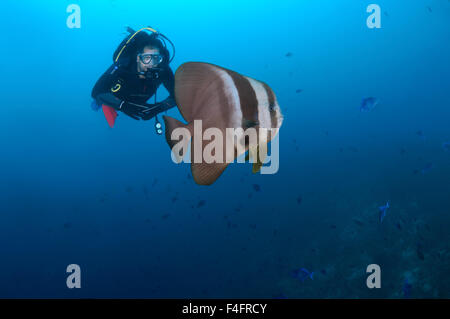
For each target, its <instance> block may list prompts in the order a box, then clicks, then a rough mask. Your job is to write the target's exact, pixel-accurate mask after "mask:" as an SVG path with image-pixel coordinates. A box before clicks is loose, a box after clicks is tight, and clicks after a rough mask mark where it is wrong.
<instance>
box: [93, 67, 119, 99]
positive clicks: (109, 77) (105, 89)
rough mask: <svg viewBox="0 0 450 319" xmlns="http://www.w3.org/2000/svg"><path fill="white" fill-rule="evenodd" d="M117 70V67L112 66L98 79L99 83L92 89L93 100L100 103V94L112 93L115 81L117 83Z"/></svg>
mask: <svg viewBox="0 0 450 319" xmlns="http://www.w3.org/2000/svg"><path fill="white" fill-rule="evenodd" d="M117 78H118V76H117V69H116V67H115V65H114V64H113V65H111V66H110V67H109V68H108V70H106V72H105V73H103V75H102V76H101V77H100V78H99V79H98V81H97V83H95V85H94V88H93V89H92V93H91V96H92V98H93V99H95V100H97V102H101V101H98V96H99V95H100V94H105V93H109V94H111V95H113V94H112V93H111V86H112V85H113V83H114V82H115V81H117Z"/></svg>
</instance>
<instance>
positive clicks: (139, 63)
mask: <svg viewBox="0 0 450 319" xmlns="http://www.w3.org/2000/svg"><path fill="white" fill-rule="evenodd" d="M141 54H155V55H160V54H161V53H160V52H159V49H158V48H156V49H155V48H152V47H145V48H144V50H143V51H142V53H141ZM136 62H137V71H138V72H146V71H147V70H148V69H151V68H154V67H157V66H158V64H154V61H153V60H151V61H150V63H148V64H145V63H143V61H142V60H141V58H140V56H139V55H138V56H137V57H136Z"/></svg>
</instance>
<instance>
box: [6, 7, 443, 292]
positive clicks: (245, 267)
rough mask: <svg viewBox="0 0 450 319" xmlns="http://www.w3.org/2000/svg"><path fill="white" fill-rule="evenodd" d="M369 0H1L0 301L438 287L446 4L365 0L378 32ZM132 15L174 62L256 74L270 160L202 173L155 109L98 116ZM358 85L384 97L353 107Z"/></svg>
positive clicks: (362, 93)
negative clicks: (74, 22)
mask: <svg viewBox="0 0 450 319" xmlns="http://www.w3.org/2000/svg"><path fill="white" fill-rule="evenodd" d="M71 3H76V4H78V5H79V6H80V8H81V28H80V29H69V28H68V27H67V26H66V19H67V16H68V15H69V14H68V13H66V8H67V6H68V5H69V4H71ZM370 3H371V2H368V1H355V0H341V1H335V0H328V1H325V0H315V1H312V0H311V1H306V0H304V1H294V0H292V1H290V0H283V1H269V0H259V1H253V0H252V1H245V4H244V3H243V2H242V1H213V2H212V1H170V4H169V3H168V2H166V1H123V0H115V1H114V0H110V1H87V0H79V1H75V0H74V1H73V2H72V1H58V2H56V1H39V2H36V1H24V0H21V1H12V0H7V1H4V2H3V3H2V13H3V14H2V16H1V19H0V24H1V27H2V30H3V32H2V41H1V44H0V46H1V47H0V49H1V50H0V52H1V57H2V61H3V63H2V64H1V66H2V81H1V92H2V94H1V103H2V106H3V107H2V116H1V117H0V136H1V138H0V147H1V150H2V151H1V156H0V167H1V169H0V170H1V173H0V176H1V183H0V204H1V205H0V297H3V298H4V297H10V298H17V297H31V298H47V297H62V298H72V297H76V298H78V297H89V298H91V297H95V298H97V297H119V298H122V297H124V298H130V297H145V298H147V297H149V298H166V297H169V298H174V297H176V298H188V297H189V298H218V297H234V298H247V297H252V298H272V297H275V296H280V295H282V296H286V297H287V298H372V297H376V298H402V297H403V296H404V294H403V292H402V285H403V283H404V282H405V279H407V280H408V282H409V283H410V284H411V292H410V297H411V298H424V297H426V298H449V297H450V273H449V269H450V232H449V231H448V229H449V226H450V215H449V212H450V197H449V193H450V192H449V191H450V187H449V179H450V152H446V151H445V149H444V148H443V147H442V143H444V142H446V141H450V125H449V123H450V97H449V92H450V81H449V78H450V59H449V56H450V45H449V43H450V42H449V38H450V2H448V1H447V0H423V1H406V0H403V1H395V3H394V1H387V0H384V1H381V0H377V1H376V3H377V4H379V5H380V7H381V10H382V15H381V26H382V27H381V29H369V28H368V27H367V26H366V19H367V17H368V15H369V14H368V13H367V12H366V7H367V6H368V5H369V4H370ZM128 25H129V26H131V27H133V28H135V29H137V28H139V27H142V26H147V25H151V26H153V27H155V28H157V29H159V30H161V32H163V33H164V34H165V35H167V36H168V37H169V38H170V39H171V40H172V41H173V42H174V43H175V45H176V49H177V52H176V57H175V59H174V61H173V62H172V64H171V66H172V68H173V70H175V69H176V68H177V67H178V66H179V65H181V64H182V63H184V62H187V61H203V62H209V63H214V64H217V65H220V66H223V67H226V68H229V69H232V70H235V71H237V72H239V73H242V74H244V75H247V76H251V77H253V78H255V79H259V80H262V81H265V82H266V83H268V84H269V85H270V86H271V87H272V88H273V90H274V92H275V93H276V95H277V98H278V101H279V104H280V106H281V110H282V112H283V114H284V123H283V126H282V128H281V130H280V135H279V137H280V169H279V171H278V173H277V174H275V175H260V174H252V173H251V165H250V164H245V165H243V164H234V165H231V166H230V167H228V168H227V169H226V171H225V173H224V174H223V175H222V176H221V177H220V179H219V180H218V181H217V182H216V183H215V184H214V185H212V186H209V187H205V186H198V185H196V184H195V183H194V182H193V180H192V178H191V177H190V175H189V172H190V169H189V166H188V164H181V165H176V164H174V163H173V162H172V161H171V158H170V149H169V147H168V146H167V144H166V142H165V140H164V138H163V137H161V136H158V135H156V134H155V133H154V127H153V121H148V122H144V121H135V120H133V119H131V118H128V117H126V116H124V115H123V114H122V115H119V118H118V119H117V123H116V126H115V127H114V128H113V129H111V128H109V127H108V125H107V122H106V120H105V118H104V117H103V115H102V114H101V112H94V111H93V110H92V109H91V107H90V104H91V97H90V93H91V89H92V87H93V85H94V84H95V82H96V81H97V79H98V78H99V76H100V75H101V74H102V73H103V72H104V71H105V70H106V68H107V67H108V66H109V65H110V64H111V62H112V54H113V52H114V50H115V49H116V47H117V45H118V44H119V43H120V42H121V40H122V39H123V37H124V36H125V34H124V31H125V27H126V26H128ZM287 53H291V54H288V56H286V54H287ZM299 89H301V90H302V91H301V92H300V93H296V90H299ZM166 95H167V92H165V90H164V89H163V88H161V89H160V90H159V91H158V98H160V99H162V98H164V97H165V96H166ZM366 97H376V98H377V99H378V100H379V103H378V104H377V105H376V106H375V108H373V109H372V110H371V111H370V112H360V104H361V101H362V100H363V98H366ZM167 114H168V115H170V116H173V117H176V118H179V119H181V115H180V114H179V112H178V110H177V109H172V110H170V111H168V112H167ZM430 164H432V165H430ZM254 184H256V185H259V187H260V190H259V191H256V190H255V187H254V186H253V185H254ZM202 200H203V201H205V204H204V206H201V205H199V202H200V201H202ZM387 201H389V204H390V208H389V210H388V212H387V214H386V216H385V218H384V220H383V222H382V223H380V222H379V215H378V214H379V212H378V207H379V206H382V205H385V204H386V202H387ZM198 206H201V207H198ZM69 264H78V265H79V266H80V267H81V288H80V289H76V288H75V289H68V288H67V286H66V278H67V276H68V275H69V274H68V273H66V267H67V266H68V265H69ZM369 264H378V265H380V267H381V288H379V289H376V288H375V289H368V288H367V286H366V279H367V276H368V274H367V273H366V267H367V266H368V265H369ZM299 268H306V269H308V270H309V271H314V279H313V280H304V281H303V282H302V281H300V280H298V279H296V278H293V277H292V276H291V272H292V271H293V270H295V269H299Z"/></svg>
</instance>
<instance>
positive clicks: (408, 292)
mask: <svg viewBox="0 0 450 319" xmlns="http://www.w3.org/2000/svg"><path fill="white" fill-rule="evenodd" d="M411 290H412V285H411V284H410V283H409V282H408V278H405V281H404V282H403V286H402V292H403V298H409V297H410V296H411Z"/></svg>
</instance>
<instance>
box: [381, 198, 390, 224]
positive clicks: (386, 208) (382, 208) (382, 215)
mask: <svg viewBox="0 0 450 319" xmlns="http://www.w3.org/2000/svg"><path fill="white" fill-rule="evenodd" d="M388 208H389V201H388V202H387V203H386V205H384V206H380V207H378V210H379V212H380V224H381V223H382V222H383V219H384V217H386V212H387V210H388Z"/></svg>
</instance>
